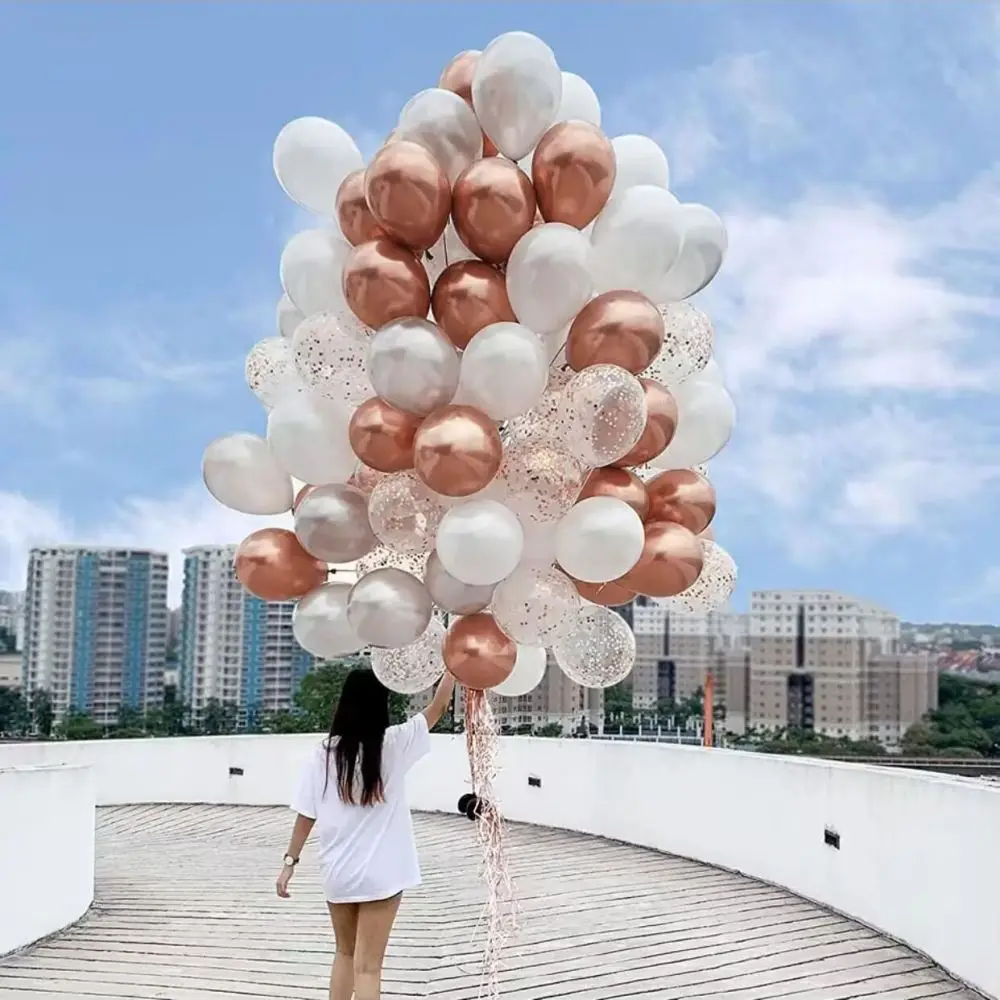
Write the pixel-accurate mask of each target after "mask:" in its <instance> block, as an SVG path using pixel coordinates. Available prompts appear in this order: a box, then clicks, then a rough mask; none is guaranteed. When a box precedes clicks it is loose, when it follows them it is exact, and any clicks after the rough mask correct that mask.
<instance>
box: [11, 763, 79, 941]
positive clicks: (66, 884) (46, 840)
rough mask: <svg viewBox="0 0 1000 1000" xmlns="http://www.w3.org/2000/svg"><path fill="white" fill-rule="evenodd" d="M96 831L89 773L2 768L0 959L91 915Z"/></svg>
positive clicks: (73, 768) (50, 768)
mask: <svg viewBox="0 0 1000 1000" xmlns="http://www.w3.org/2000/svg"><path fill="white" fill-rule="evenodd" d="M3 760H4V757H3V755H2V753H0V763H3ZM94 830H95V790H94V781H93V774H92V772H91V769H90V768H89V767H86V766H82V765H76V766H67V765H62V764H55V765H48V766H36V767H8V768H0V956H4V955H7V954H10V953H11V952H15V951H19V950H21V949H23V948H26V947H28V946H29V945H32V944H34V943H35V942H37V941H40V940H42V939H44V938H47V937H49V936H51V935H52V934H55V933H57V932H58V931H61V930H63V929H64V928H66V927H68V926H70V925H71V924H74V923H76V921H77V920H79V919H80V918H81V917H82V916H83V915H84V914H85V913H86V912H87V910H88V909H90V905H91V903H93V901H94V860H95V859H94V839H95V834H94Z"/></svg>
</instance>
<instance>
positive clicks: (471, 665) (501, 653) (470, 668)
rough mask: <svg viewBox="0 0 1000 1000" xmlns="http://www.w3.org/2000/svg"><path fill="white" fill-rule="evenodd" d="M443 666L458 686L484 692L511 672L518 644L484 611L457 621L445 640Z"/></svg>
mask: <svg viewBox="0 0 1000 1000" xmlns="http://www.w3.org/2000/svg"><path fill="white" fill-rule="evenodd" d="M442 653H443V655H444V665H445V666H446V667H447V668H448V672H449V673H450V674H451V675H452V676H453V677H454V678H455V680H457V681H458V682H459V683H460V684H464V685H465V686H466V687H467V688H469V689H470V690H472V691H485V690H487V689H488V688H491V687H496V685H497V684H499V683H500V682H501V681H505V680H506V679H507V678H508V677H509V676H510V672H511V671H512V670H513V669H514V661H515V660H516V659H517V643H516V642H514V640H513V639H511V638H510V637H509V636H507V635H505V634H504V633H503V632H502V631H501V630H500V626H499V625H497V623H496V622H495V621H494V620H493V616H492V615H489V614H486V613H485V612H482V611H480V612H478V613H477V614H474V615H466V616H465V617H464V618H459V619H458V620H457V621H456V622H455V623H454V624H453V625H452V626H451V628H450V629H448V634H447V635H446V636H445V637H444V644H443V645H442Z"/></svg>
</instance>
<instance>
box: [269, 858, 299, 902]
mask: <svg viewBox="0 0 1000 1000" xmlns="http://www.w3.org/2000/svg"><path fill="white" fill-rule="evenodd" d="M294 874H295V866H294V865H285V867H284V868H282V869H281V874H280V875H279V876H278V881H277V882H276V883H275V886H274V887H275V889H277V891H278V896H279V897H280V898H281V899H288V898H289V896H291V893H290V892H289V891H288V883H289V882H291V880H292V876H293V875H294Z"/></svg>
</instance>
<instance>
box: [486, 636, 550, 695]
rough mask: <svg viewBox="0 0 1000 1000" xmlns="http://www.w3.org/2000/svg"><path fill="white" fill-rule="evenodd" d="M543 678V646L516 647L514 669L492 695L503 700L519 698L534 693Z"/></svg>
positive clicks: (494, 688) (493, 690) (495, 688)
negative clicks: (498, 696)
mask: <svg viewBox="0 0 1000 1000" xmlns="http://www.w3.org/2000/svg"><path fill="white" fill-rule="evenodd" d="M544 676H545V648H544V647H543V646H518V647H517V659H516V660H514V669H513V670H512V671H511V672H510V673H509V674H508V675H507V677H506V679H505V680H502V681H501V682H500V683H499V684H497V685H496V686H495V687H492V688H490V690H491V691H492V692H493V693H494V694H498V695H501V696H502V697H504V698H520V697H522V696H523V695H526V694H528V693H529V692H531V691H534V690H535V688H536V687H538V685H539V684H541V683H542V678H543V677H544Z"/></svg>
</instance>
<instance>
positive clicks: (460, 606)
mask: <svg viewBox="0 0 1000 1000" xmlns="http://www.w3.org/2000/svg"><path fill="white" fill-rule="evenodd" d="M424 586H425V587H426V588H427V592H428V593H429V594H430V595H431V597H432V599H433V600H434V603H435V604H436V605H437V606H438V607H439V608H441V609H442V610H444V611H450V612H451V613H452V614H455V615H471V614H475V613H476V612H477V611H482V610H483V609H484V608H486V607H488V606H489V603H490V601H491V600H492V599H493V591H494V590H495V589H496V588H495V585H493V584H486V585H484V586H477V585H476V584H471V583H462V581H461V580H456V579H455V577H453V576H452V575H451V573H449V572H448V571H447V570H446V569H445V568H444V566H442V565H441V560H440V559H438V556H437V553H436V552H432V553H431V554H430V558H429V559H428V560H427V568H426V569H425V570H424Z"/></svg>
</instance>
